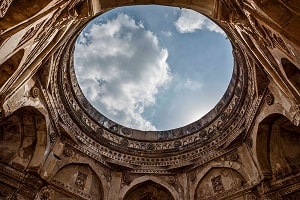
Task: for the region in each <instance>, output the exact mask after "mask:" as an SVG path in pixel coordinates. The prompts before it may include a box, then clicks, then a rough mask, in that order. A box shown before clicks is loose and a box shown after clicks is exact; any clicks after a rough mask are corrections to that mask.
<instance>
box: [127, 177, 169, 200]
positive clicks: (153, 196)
mask: <svg viewBox="0 0 300 200" xmlns="http://www.w3.org/2000/svg"><path fill="white" fill-rule="evenodd" d="M160 199H168V200H174V197H173V196H172V194H171V193H170V192H169V191H168V190H167V189H166V188H165V187H163V186H162V185H160V184H158V183H155V182H153V181H150V180H148V181H145V182H143V183H140V184H137V185H135V186H134V187H133V188H131V189H130V190H129V191H128V192H127V193H126V195H125V197H124V200H160Z"/></svg>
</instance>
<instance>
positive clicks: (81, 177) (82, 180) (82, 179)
mask: <svg viewBox="0 0 300 200" xmlns="http://www.w3.org/2000/svg"><path fill="white" fill-rule="evenodd" d="M86 178H87V175H86V174H84V173H82V172H78V175H77V178H76V182H75V185H77V186H78V187H79V188H80V189H82V190H83V189H84V186H85V182H86Z"/></svg>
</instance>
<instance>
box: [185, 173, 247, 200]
mask: <svg viewBox="0 0 300 200" xmlns="http://www.w3.org/2000/svg"><path fill="white" fill-rule="evenodd" d="M245 185H246V179H245V178H244V176H242V174H241V173H239V172H238V171H237V170H235V169H233V168H230V167H212V168H210V169H209V170H208V171H206V172H205V174H204V175H203V174H202V177H201V180H200V181H199V182H198V183H197V184H196V187H195V188H196V189H195V191H194V193H193V194H194V196H193V197H192V198H191V199H210V198H212V197H214V198H216V199H218V196H220V195H222V196H224V195H228V193H229V192H231V193H235V192H237V191H239V190H242V189H243V188H244V186H245ZM225 192H226V194H225Z"/></svg>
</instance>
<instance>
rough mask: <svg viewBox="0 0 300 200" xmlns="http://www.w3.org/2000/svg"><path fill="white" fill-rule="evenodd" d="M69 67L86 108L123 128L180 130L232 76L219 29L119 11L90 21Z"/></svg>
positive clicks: (191, 20) (165, 13) (197, 18)
mask: <svg viewBox="0 0 300 200" xmlns="http://www.w3.org/2000/svg"><path fill="white" fill-rule="evenodd" d="M74 61H75V62H74V63H75V64H74V66H75V71H76V76H77V79H78V83H79V85H80V87H81V89H82V92H83V94H84V95H85V96H86V98H87V99H88V100H89V101H90V103H91V104H92V105H93V106H94V107H95V108H96V109H97V110H98V111H99V112H100V113H101V114H103V115H104V116H106V117H107V118H109V119H111V120H112V121H115V122H117V123H119V124H121V125H123V126H127V127H129V128H133V129H138V130H145V131H155V130H169V129H174V128H178V127H182V126H185V125H187V124H189V123H192V122H194V121H196V120H199V119H200V118H201V117H202V116H204V115H205V114H206V113H208V112H209V111H210V110H211V109H212V108H213V107H214V106H215V105H216V104H217V103H218V101H219V100H220V99H221V97H222V96H223V94H224V93H225V91H226V89H227V87H228V85H229V82H230V79H231V75H232V71H233V56H232V46H231V44H230V41H229V40H228V39H227V37H226V34H225V33H224V32H223V31H222V29H221V28H220V27H219V26H217V25H216V24H215V23H214V22H212V21H211V20H209V19H208V18H207V17H205V16H203V15H201V14H199V13H197V12H195V11H192V10H188V9H180V8H176V7H166V6H131V7H121V8H117V9H113V10H111V11H109V12H106V13H104V14H102V15H100V16H99V17H97V18H95V19H94V20H93V21H91V22H90V23H89V24H88V25H87V26H86V27H85V29H84V30H83V31H82V33H81V34H80V35H79V37H78V38H77V41H76V44H75V53H74Z"/></svg>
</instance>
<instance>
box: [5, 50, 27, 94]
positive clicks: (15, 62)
mask: <svg viewBox="0 0 300 200" xmlns="http://www.w3.org/2000/svg"><path fill="white" fill-rule="evenodd" d="M23 56H24V49H20V50H19V51H17V52H16V53H15V54H13V55H11V56H10V58H8V59H7V60H6V61H5V62H4V63H2V64H1V65H0V73H1V77H0V89H1V87H2V86H3V85H4V84H5V83H6V81H7V80H8V79H9V78H10V77H11V76H12V75H13V74H14V72H15V71H16V70H17V69H18V67H19V64H20V62H21V60H22V58H23Z"/></svg>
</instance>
